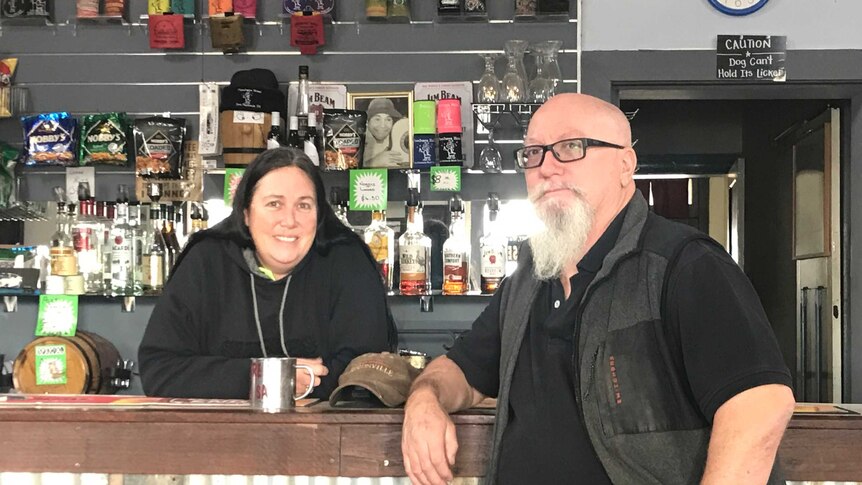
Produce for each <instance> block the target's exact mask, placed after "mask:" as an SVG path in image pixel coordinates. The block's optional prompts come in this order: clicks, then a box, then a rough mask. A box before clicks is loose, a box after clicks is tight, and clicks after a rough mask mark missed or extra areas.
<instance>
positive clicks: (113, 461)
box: [0, 403, 862, 481]
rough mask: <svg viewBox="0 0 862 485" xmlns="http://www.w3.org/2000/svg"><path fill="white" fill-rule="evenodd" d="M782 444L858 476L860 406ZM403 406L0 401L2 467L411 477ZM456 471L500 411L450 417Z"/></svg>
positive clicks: (839, 473)
mask: <svg viewBox="0 0 862 485" xmlns="http://www.w3.org/2000/svg"><path fill="white" fill-rule="evenodd" d="M798 411H800V412H798V413H797V414H795V415H794V418H793V420H792V421H791V423H790V426H789V427H788V430H787V432H786V434H785V437H784V440H783V442H782V445H781V450H780V459H781V463H782V465H783V468H784V470H785V474H786V477H787V478H788V479H789V480H800V481H801V480H817V481H827V480H834V481H862V415H860V414H859V413H860V411H862V406H860V405H837V406H832V405H799V406H798ZM402 417H403V413H402V410H401V409H391V410H390V409H333V408H331V407H329V406H328V405H327V404H326V403H317V404H315V405H312V406H308V407H304V408H298V409H296V410H295V411H293V412H289V413H282V414H262V413H255V412H252V411H249V410H248V409H242V408H239V409H194V408H192V409H189V410H173V409H171V410H161V409H141V408H123V407H119V406H111V407H98V408H97V407H94V408H83V409H53V408H32V407H31V408H25V407H14V408H5V407H4V408H0V447H2V450H3V452H2V453H0V470H2V471H7V472H73V473H84V472H88V473H122V474H174V475H186V474H240V475H304V476H348V477H380V476H403V475H404V467H403V462H402V459H401V422H402ZM453 420H454V422H455V424H456V426H457V429H458V440H459V443H460V447H459V449H458V456H457V459H456V466H455V472H456V474H457V475H459V476H472V477H476V476H481V475H483V474H484V469H485V465H486V464H487V462H488V454H489V443H490V439H491V431H492V427H493V422H494V416H493V410H491V409H472V410H469V411H466V412H462V413H458V414H456V415H454V416H453Z"/></svg>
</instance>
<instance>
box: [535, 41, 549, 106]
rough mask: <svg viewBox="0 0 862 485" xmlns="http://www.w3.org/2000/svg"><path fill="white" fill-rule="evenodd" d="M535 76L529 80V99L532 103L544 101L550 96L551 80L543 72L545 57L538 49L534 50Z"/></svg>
mask: <svg viewBox="0 0 862 485" xmlns="http://www.w3.org/2000/svg"><path fill="white" fill-rule="evenodd" d="M534 57H535V58H536V77H534V78H533V80H532V81H530V101H531V102H533V103H544V102H545V101H547V100H548V98H549V97H551V96H552V94H551V92H552V91H553V82H552V81H551V80H550V79H548V76H547V74H546V73H545V57H544V56H543V55H542V54H541V52H539V51H535V54H534Z"/></svg>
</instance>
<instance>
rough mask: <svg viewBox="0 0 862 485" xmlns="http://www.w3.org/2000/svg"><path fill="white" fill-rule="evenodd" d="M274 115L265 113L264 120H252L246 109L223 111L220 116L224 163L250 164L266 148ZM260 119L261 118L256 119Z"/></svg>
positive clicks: (230, 164)
mask: <svg viewBox="0 0 862 485" xmlns="http://www.w3.org/2000/svg"><path fill="white" fill-rule="evenodd" d="M271 119H272V116H271V115H270V113H264V114H263V122H261V123H258V122H254V121H252V118H251V117H250V114H249V113H247V112H244V111H239V112H237V111H232V110H228V111H222V112H221V115H220V116H219V131H220V132H221V135H220V136H221V142H222V147H223V148H222V151H223V155H224V163H225V164H226V165H229V166H242V165H248V164H249V163H251V161H252V160H254V159H255V157H257V156H258V155H260V154H261V153H263V152H264V150H266V135H267V133H268V132H269V127H270V124H271ZM255 121H259V120H255Z"/></svg>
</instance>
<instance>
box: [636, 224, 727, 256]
mask: <svg viewBox="0 0 862 485" xmlns="http://www.w3.org/2000/svg"><path fill="white" fill-rule="evenodd" d="M694 242H698V244H697V246H713V247H715V248H721V245H720V244H719V243H718V242H717V241H716V240H714V239H713V238H711V237H710V236H709V235H708V234H706V233H704V232H702V231H700V230H699V229H697V228H695V227H692V226H689V225H687V224H683V223H681V222H677V221H672V220H670V219H666V218H664V217H662V216H659V215H656V214H653V213H650V214H649V216H647V224H646V225H645V227H644V232H643V234H642V237H641V243H640V246H641V249H642V250H643V251H644V252H647V253H652V254H656V255H659V256H662V257H664V258H665V259H675V258H676V257H677V256H679V254H680V252H682V251H683V250H684V249H685V248H687V247H689V246H691V245H692V243H694ZM722 250H723V248H722Z"/></svg>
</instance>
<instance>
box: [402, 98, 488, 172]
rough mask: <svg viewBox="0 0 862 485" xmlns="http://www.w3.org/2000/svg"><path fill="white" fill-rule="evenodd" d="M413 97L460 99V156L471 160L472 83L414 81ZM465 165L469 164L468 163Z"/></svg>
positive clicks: (437, 99)
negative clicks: (461, 126)
mask: <svg viewBox="0 0 862 485" xmlns="http://www.w3.org/2000/svg"><path fill="white" fill-rule="evenodd" d="M413 99H414V100H416V101H419V100H431V101H440V100H441V99H458V100H460V101H461V124H462V125H463V127H464V131H463V133H461V146H462V157H463V159H464V160H473V112H472V111H471V110H472V107H471V105H472V104H473V84H472V83H471V82H470V81H464V82H440V83H435V82H428V83H416V86H415V87H414V88H413ZM465 165H467V166H469V165H470V163H469V162H468V163H466V164H465Z"/></svg>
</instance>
